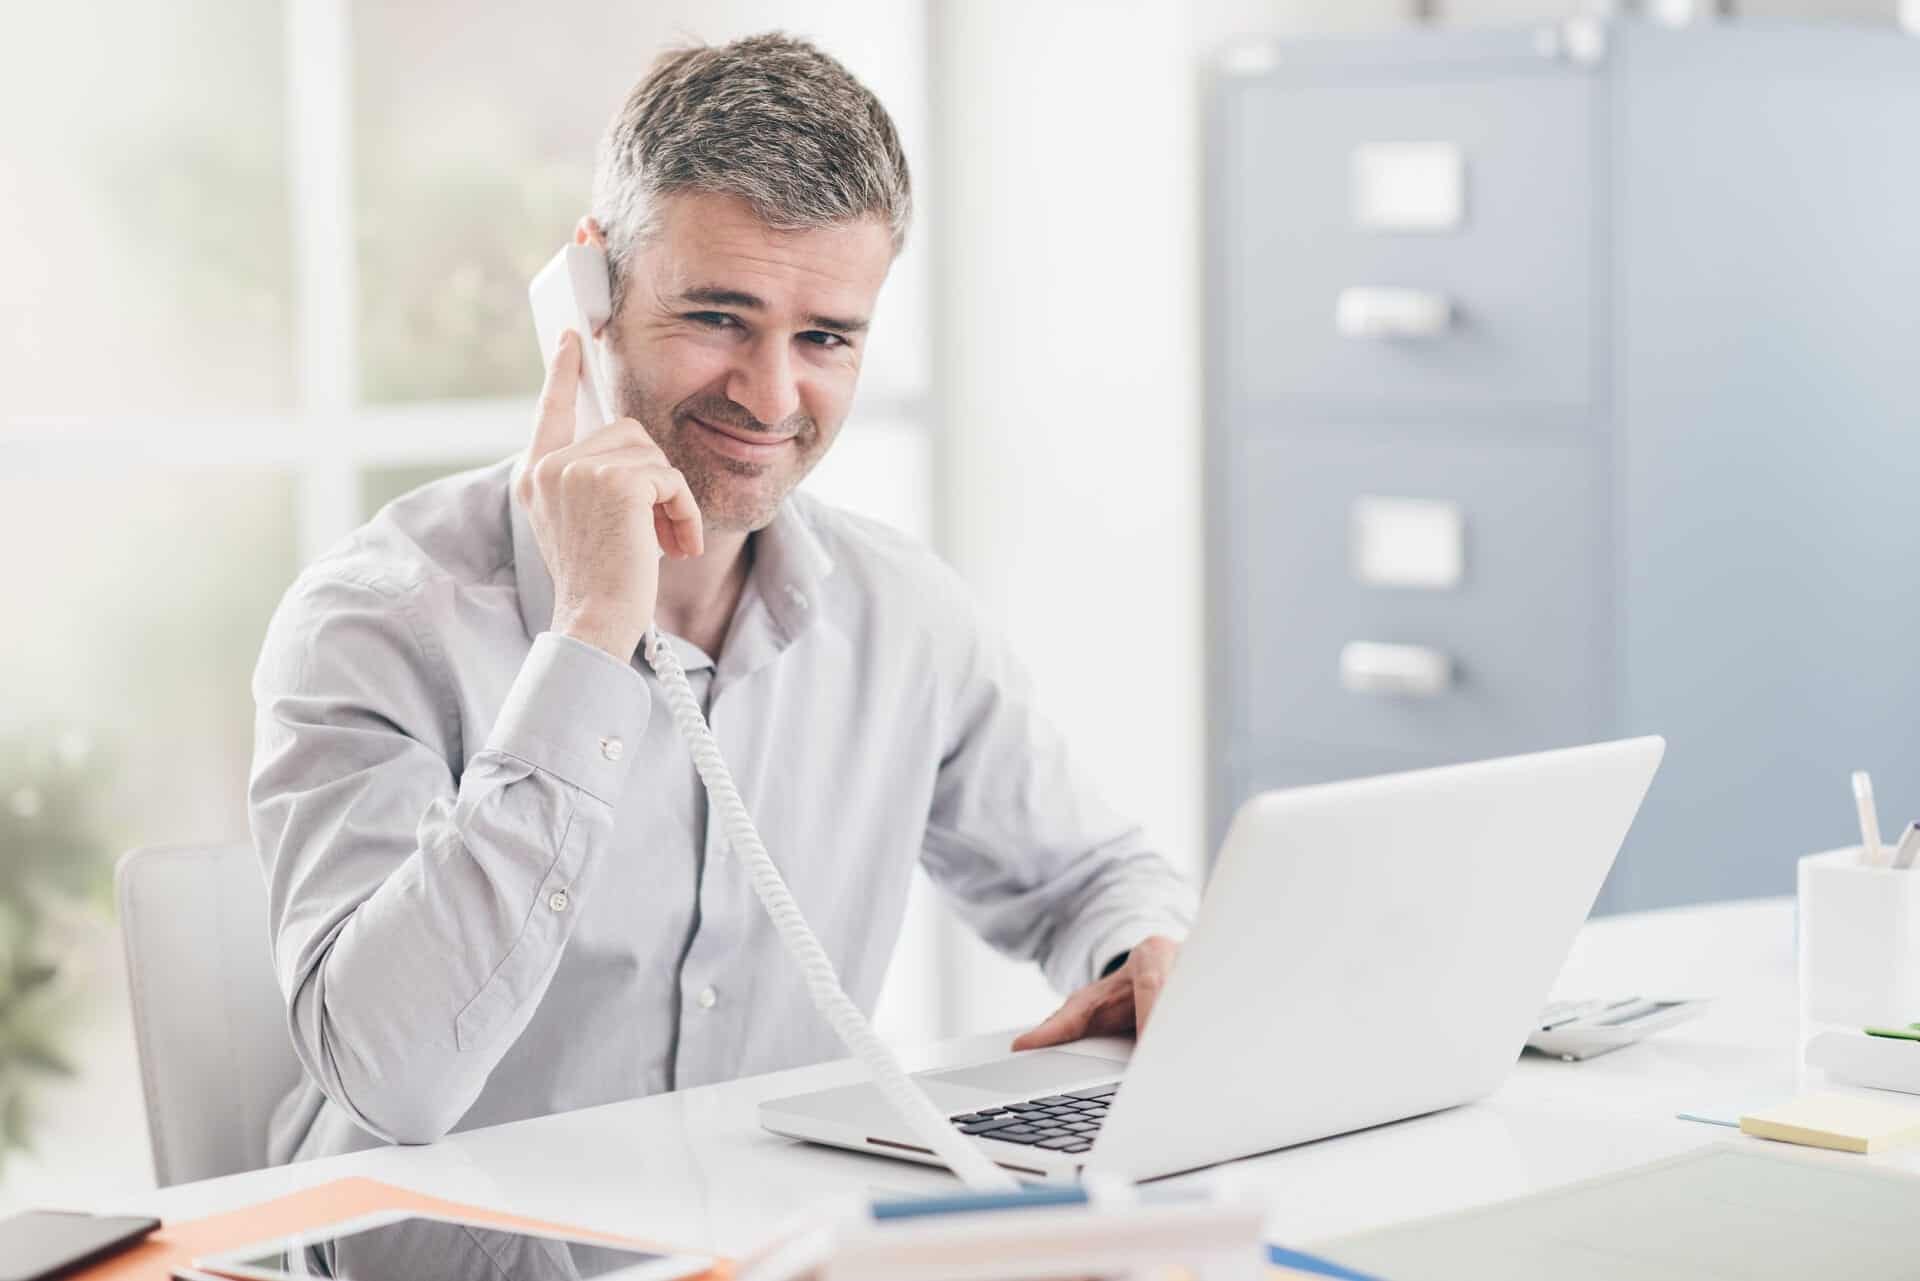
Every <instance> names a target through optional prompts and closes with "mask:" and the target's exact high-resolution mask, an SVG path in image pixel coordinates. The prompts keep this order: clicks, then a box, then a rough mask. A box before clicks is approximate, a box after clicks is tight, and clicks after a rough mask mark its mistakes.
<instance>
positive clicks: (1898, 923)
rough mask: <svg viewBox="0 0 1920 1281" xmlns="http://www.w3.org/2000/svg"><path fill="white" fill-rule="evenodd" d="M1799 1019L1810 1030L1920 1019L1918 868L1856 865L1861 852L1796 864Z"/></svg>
mask: <svg viewBox="0 0 1920 1281" xmlns="http://www.w3.org/2000/svg"><path fill="white" fill-rule="evenodd" d="M1799 889H1800V1012H1801V1016H1802V1018H1803V1019H1805V1020H1806V1021H1808V1022H1810V1023H1813V1024H1837V1025H1841V1026H1844V1027H1848V1028H1851V1029H1853V1030H1855V1031H1858V1030H1859V1029H1860V1028H1863V1027H1869V1026H1873V1027H1886V1026H1895V1027H1897V1026H1901V1025H1904V1024H1907V1023H1911V1022H1914V1021H1915V1020H1920V868H1916V869H1914V870H1912V871H1896V870H1894V869H1893V868H1890V867H1869V866H1868V865H1866V864H1865V863H1862V862H1861V861H1860V847H1859V846H1857V845H1856V846H1849V847H1848V848H1846V849H1839V850H1828V851H1827V852H1826V853H1824V854H1809V855H1807V856H1806V857H1805V858H1803V859H1801V860H1800V875H1799Z"/></svg>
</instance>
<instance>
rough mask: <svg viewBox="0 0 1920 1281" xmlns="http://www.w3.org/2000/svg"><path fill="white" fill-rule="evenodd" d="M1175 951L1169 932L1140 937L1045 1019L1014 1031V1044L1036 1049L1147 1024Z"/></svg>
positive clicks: (1137, 1029)
mask: <svg viewBox="0 0 1920 1281" xmlns="http://www.w3.org/2000/svg"><path fill="white" fill-rule="evenodd" d="M1179 954H1180V945H1179V944H1178V943H1176V942H1175V941H1174V940H1172V939H1170V938H1165V937H1163V936H1161V935H1158V934H1155V935H1153V936H1152V937H1150V938H1146V939H1142V940H1141V941H1140V942H1138V943H1136V944H1135V945H1134V947H1133V950H1132V951H1131V952H1129V953H1127V959H1126V961H1125V962H1124V963H1123V964H1122V965H1121V966H1120V968H1119V969H1117V970H1115V971H1114V972H1113V973H1111V974H1109V975H1107V977H1105V978H1103V979H1098V980H1096V981H1095V982H1092V983H1089V984H1087V986H1085V987H1083V988H1081V989H1080V990H1079V991H1078V992H1075V993H1074V994H1073V995H1072V996H1069V997H1068V998H1067V1003H1066V1004H1065V1005H1062V1006H1061V1007H1060V1008H1059V1009H1057V1010H1055V1011H1054V1012H1053V1013H1052V1014H1050V1015H1048V1016H1047V1020H1046V1022H1044V1023H1042V1024H1040V1025H1039V1026H1038V1027H1036V1028H1034V1029H1032V1030H1031V1031H1028V1032H1023V1033H1021V1034H1020V1035H1019V1036H1018V1037H1015V1038H1014V1042H1013V1048H1014V1049H1016V1050H1037V1049H1039V1048H1040V1047H1042V1046H1045V1045H1060V1044H1063V1043H1065V1042H1067V1041H1077V1040H1079V1039H1080V1038H1081V1037H1083V1036H1126V1035H1127V1034H1129V1033H1132V1034H1134V1035H1136V1036H1137V1035H1138V1034H1139V1033H1140V1032H1141V1031H1143V1030H1144V1029H1145V1028H1146V1026H1147V1018H1148V1016H1149V1015H1151V1014H1152V1013H1153V1003H1154V1002H1155V1001H1157V1000H1159V999H1160V989H1161V988H1163V987H1165V986H1166V984H1167V975H1169V974H1171V973H1173V959H1174V958H1175V957H1176V956H1178V955H1179Z"/></svg>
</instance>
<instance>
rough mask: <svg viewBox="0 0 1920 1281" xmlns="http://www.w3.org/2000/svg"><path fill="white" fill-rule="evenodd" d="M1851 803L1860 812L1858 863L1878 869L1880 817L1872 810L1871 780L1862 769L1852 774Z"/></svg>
mask: <svg viewBox="0 0 1920 1281" xmlns="http://www.w3.org/2000/svg"><path fill="white" fill-rule="evenodd" d="M1853 803H1854V805H1855V806H1857V807H1858V808H1859V810H1860V861H1861V862H1862V863H1865V864H1866V865H1867V866H1868V867H1879V866H1880V816H1879V815H1878V814H1876V813H1874V809H1873V780H1872V779H1870V778H1868V777H1867V772H1866V771H1865V770H1863V769H1857V770H1855V771H1854V772H1853Z"/></svg>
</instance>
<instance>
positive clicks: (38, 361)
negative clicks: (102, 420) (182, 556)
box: [0, 0, 292, 419]
mask: <svg viewBox="0 0 1920 1281" xmlns="http://www.w3.org/2000/svg"><path fill="white" fill-rule="evenodd" d="M7 27H8V30H7V34H6V35H5V37H3V38H0V116H3V117H4V118H5V119H7V120H8V121H10V122H13V127H10V128H9V129H8V130H7V142H6V147H5V157H4V160H0V280H4V281H6V286H5V288H0V419H4V418H5V417H7V416H9V415H13V414H81V413H105V412H112V411H120V410H136V411H138V412H140V413H164V412H170V411H177V410H181V409H198V408H205V407H218V408H222V409H227V408H249V407H252V408H259V407H270V406H276V405H280V404H284V403H285V402H286V401H287V400H288V398H289V395H290V387H291V383H292V376H291V355H290V349H289V339H288V335H289V332H290V328H291V317H292V310H291V303H290V297H291V284H290V241H289V233H288V218H287V192H286V173H285V147H284V141H283V138H282V131H283V120H284V112H283V109H282V79H283V62H282V57H281V50H282V45H283V37H282V21H281V11H280V8H279V6H277V5H273V4H264V5H263V4H259V3H255V2H253V0H180V2H178V3H173V4H167V5H140V4H129V3H126V2H125V0H70V2H63V3H60V4H37V5H33V6H30V7H29V8H28V9H23V10H22V11H21V12H20V15H19V16H18V17H13V16H10V17H9V18H8V20H7Z"/></svg>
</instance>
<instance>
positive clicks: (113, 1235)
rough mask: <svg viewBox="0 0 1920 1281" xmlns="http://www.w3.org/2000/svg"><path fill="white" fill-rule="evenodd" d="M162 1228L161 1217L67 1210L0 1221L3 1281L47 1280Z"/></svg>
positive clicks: (31, 1212) (0, 1278)
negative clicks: (77, 1212)
mask: <svg viewBox="0 0 1920 1281" xmlns="http://www.w3.org/2000/svg"><path fill="white" fill-rule="evenodd" d="M159 1226H160V1220H158V1219H147V1218H136V1217H131V1216H124V1217H114V1216H108V1215H99V1214H69V1213H67V1212H65V1211H62V1210H29V1211H27V1212H26V1213H25V1214H16V1215H14V1216H13V1217H12V1218H10V1219H0V1281H47V1278H49V1277H57V1276H60V1275H61V1274H62V1273H66V1272H70V1271H72V1270H73V1269H75V1268H77V1267H79V1266H81V1265H82V1264H85V1263H92V1262H93V1261H94V1260H96V1259H104V1258H106V1257H107V1256H108V1255H110V1254H113V1253H116V1252H117V1251H120V1250H124V1249H126V1248H127V1247H128V1246H130V1245H132V1244H133V1243H134V1242H136V1241H138V1240H140V1239H141V1238H142V1237H144V1236H146V1235H147V1234H148V1233H149V1232H152V1231H153V1230H154V1229H155V1228H157V1227H159Z"/></svg>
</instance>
